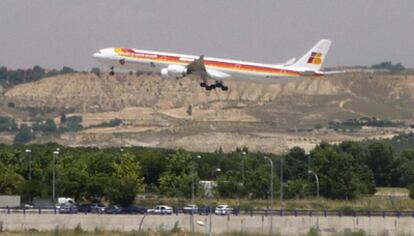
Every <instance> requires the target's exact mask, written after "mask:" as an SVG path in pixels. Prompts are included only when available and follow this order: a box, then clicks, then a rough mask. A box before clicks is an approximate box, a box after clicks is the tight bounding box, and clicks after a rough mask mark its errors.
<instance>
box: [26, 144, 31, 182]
mask: <svg viewBox="0 0 414 236" xmlns="http://www.w3.org/2000/svg"><path fill="white" fill-rule="evenodd" d="M26 153H27V154H28V155H29V176H28V179H29V180H32V150H30V149H26Z"/></svg>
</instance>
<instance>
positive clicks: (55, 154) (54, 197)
mask: <svg viewBox="0 0 414 236" xmlns="http://www.w3.org/2000/svg"><path fill="white" fill-rule="evenodd" d="M57 155H59V151H58V150H56V151H54V152H53V176H52V185H53V186H52V198H53V199H52V200H53V206H54V207H56V158H57Z"/></svg>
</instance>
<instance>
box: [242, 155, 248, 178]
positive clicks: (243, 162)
mask: <svg viewBox="0 0 414 236" xmlns="http://www.w3.org/2000/svg"><path fill="white" fill-rule="evenodd" d="M246 154H247V153H246V152H242V155H243V159H242V180H243V186H244V183H245V175H246V174H245V172H246Z"/></svg>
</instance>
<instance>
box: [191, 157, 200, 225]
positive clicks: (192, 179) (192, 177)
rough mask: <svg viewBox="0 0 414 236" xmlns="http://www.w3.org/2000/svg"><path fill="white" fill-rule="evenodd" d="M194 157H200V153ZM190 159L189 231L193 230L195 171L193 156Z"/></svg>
mask: <svg viewBox="0 0 414 236" xmlns="http://www.w3.org/2000/svg"><path fill="white" fill-rule="evenodd" d="M195 158H196V159H201V156H200V155H197V156H196V157H195ZM192 161H193V163H192V173H191V204H192V206H191V208H192V209H191V217H190V218H191V219H190V221H191V224H190V226H191V232H194V215H193V214H194V212H193V211H194V172H195V161H194V158H192Z"/></svg>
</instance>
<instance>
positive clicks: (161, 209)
mask: <svg viewBox="0 0 414 236" xmlns="http://www.w3.org/2000/svg"><path fill="white" fill-rule="evenodd" d="M148 213H149V214H161V215H163V214H168V215H171V214H172V213H173V208H172V207H170V206H167V205H158V206H155V208H154V209H148Z"/></svg>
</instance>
